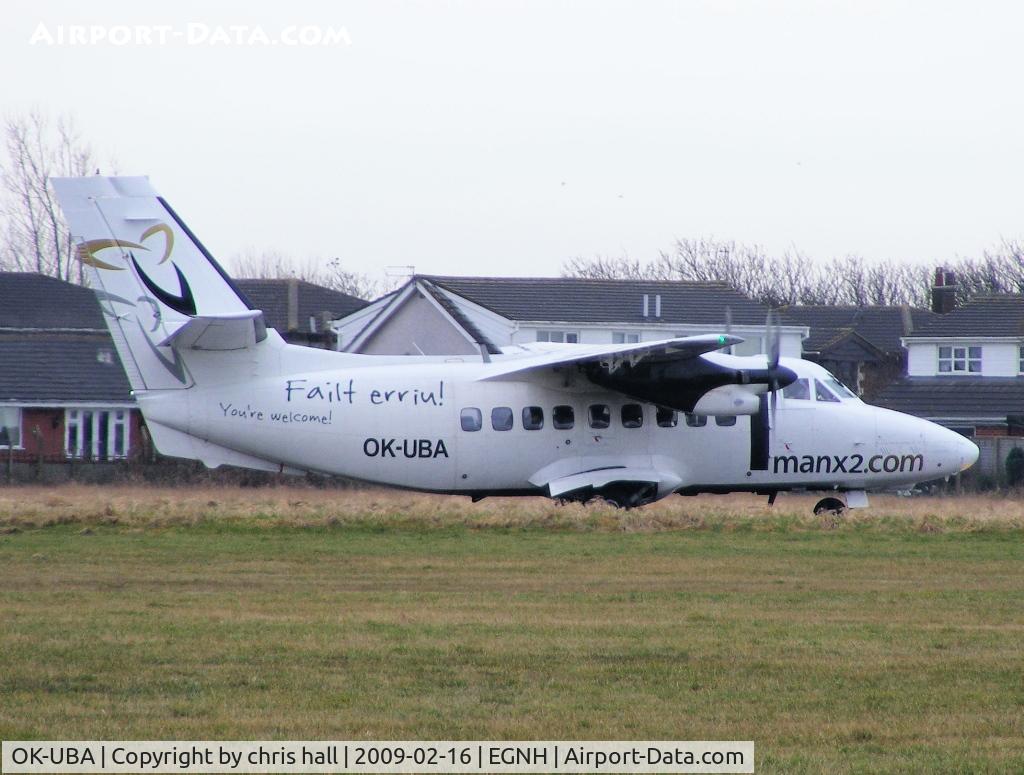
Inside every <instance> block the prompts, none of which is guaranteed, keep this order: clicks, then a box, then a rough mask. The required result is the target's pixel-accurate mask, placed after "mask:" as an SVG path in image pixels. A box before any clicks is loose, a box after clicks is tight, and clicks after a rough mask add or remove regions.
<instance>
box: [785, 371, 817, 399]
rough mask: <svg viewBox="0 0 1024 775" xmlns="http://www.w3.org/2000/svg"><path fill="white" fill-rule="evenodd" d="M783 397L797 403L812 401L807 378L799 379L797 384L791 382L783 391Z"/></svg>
mask: <svg viewBox="0 0 1024 775" xmlns="http://www.w3.org/2000/svg"><path fill="white" fill-rule="evenodd" d="M782 395H784V396H785V397H786V398H792V399H795V400H797V401H810V400H811V387H810V385H808V384H807V378H806V377H804V378H803V379H798V380H797V381H796V382H791V383H790V384H788V385H786V387H784V388H783V389H782Z"/></svg>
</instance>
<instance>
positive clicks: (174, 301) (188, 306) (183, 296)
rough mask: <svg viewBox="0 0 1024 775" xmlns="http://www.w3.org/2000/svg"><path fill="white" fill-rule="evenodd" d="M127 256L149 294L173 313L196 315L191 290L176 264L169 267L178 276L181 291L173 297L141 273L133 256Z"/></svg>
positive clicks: (194, 301) (140, 268) (172, 263)
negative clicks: (171, 267)
mask: <svg viewBox="0 0 1024 775" xmlns="http://www.w3.org/2000/svg"><path fill="white" fill-rule="evenodd" d="M128 255H129V256H130V257H131V260H132V266H134V267H135V271H136V272H138V275H139V279H140V280H142V284H143V285H145V286H146V288H147V289H148V290H149V292H150V293H152V294H153V295H154V296H156V297H157V298H158V299H159V300H160V301H162V302H163V303H164V304H166V305H167V306H168V307H170V308H171V309H173V310H174V311H175V312H180V313H181V314H182V315H195V314H196V300H195V298H194V297H193V296H192V289H191V288H190V287H189V284H188V280H186V279H185V275H183V274H182V273H181V270H180V269H179V268H178V265H177V264H175V263H174V262H173V261H172V262H171V266H173V267H174V272H175V274H177V275H178V286H179V288H180V289H181V292H180V293H179V294H178V295H177V296H175V295H174V294H173V293H168V292H167V291H165V290H164V289H163V288H161V287H160V286H159V285H157V284H156V283H155V282H153V281H152V280H151V279H150V277H149V275H147V274H146V273H145V272H143V271H142V267H141V266H139V262H138V261H136V260H135V256H134V254H132V253H129V254H128Z"/></svg>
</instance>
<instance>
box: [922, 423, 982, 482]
mask: <svg viewBox="0 0 1024 775" xmlns="http://www.w3.org/2000/svg"><path fill="white" fill-rule="evenodd" d="M932 427H933V430H932V437H931V441H932V443H931V444H929V447H931V448H933V449H935V450H936V451H937V452H939V453H940V455H941V457H942V458H943V459H944V461H945V463H946V466H944V467H945V468H947V470H949V472H950V473H960V472H961V471H966V470H967V469H968V468H970V467H971V466H973V465H974V464H975V463H976V462H977V460H978V445H977V444H975V443H974V442H973V441H971V440H970V439H968V438H966V437H964V436H961V435H960V434H959V433H957V432H956V431H951V430H950V429H949V428H943V427H941V426H939V425H933V426H932Z"/></svg>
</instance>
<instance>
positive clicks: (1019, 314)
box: [911, 293, 1024, 337]
mask: <svg viewBox="0 0 1024 775" xmlns="http://www.w3.org/2000/svg"><path fill="white" fill-rule="evenodd" d="M911 336H956V337H963V336H1024V296H1020V295H1017V294H1009V293H1007V294H992V295H979V296H974V297H972V298H971V299H970V300H969V301H967V302H966V303H964V304H963V305H961V306H959V307H957V308H956V309H954V310H953V311H952V312H949V313H947V314H945V315H935V316H934V317H933V318H932V319H931V320H930V321H929V322H928V323H927V324H926V325H924V326H922V327H921V328H920V329H915V330H914V333H913V334H911Z"/></svg>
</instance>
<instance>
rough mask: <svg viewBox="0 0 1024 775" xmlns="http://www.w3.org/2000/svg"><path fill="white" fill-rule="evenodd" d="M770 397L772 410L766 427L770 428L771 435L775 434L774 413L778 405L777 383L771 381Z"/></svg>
mask: <svg viewBox="0 0 1024 775" xmlns="http://www.w3.org/2000/svg"><path fill="white" fill-rule="evenodd" d="M771 390H772V397H771V410H772V421H771V424H770V425H769V426H768V428H769V429H770V430H771V433H772V435H773V436H774V435H775V413H776V411H777V410H778V407H779V383H778V382H773V383H772V385H771Z"/></svg>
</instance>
